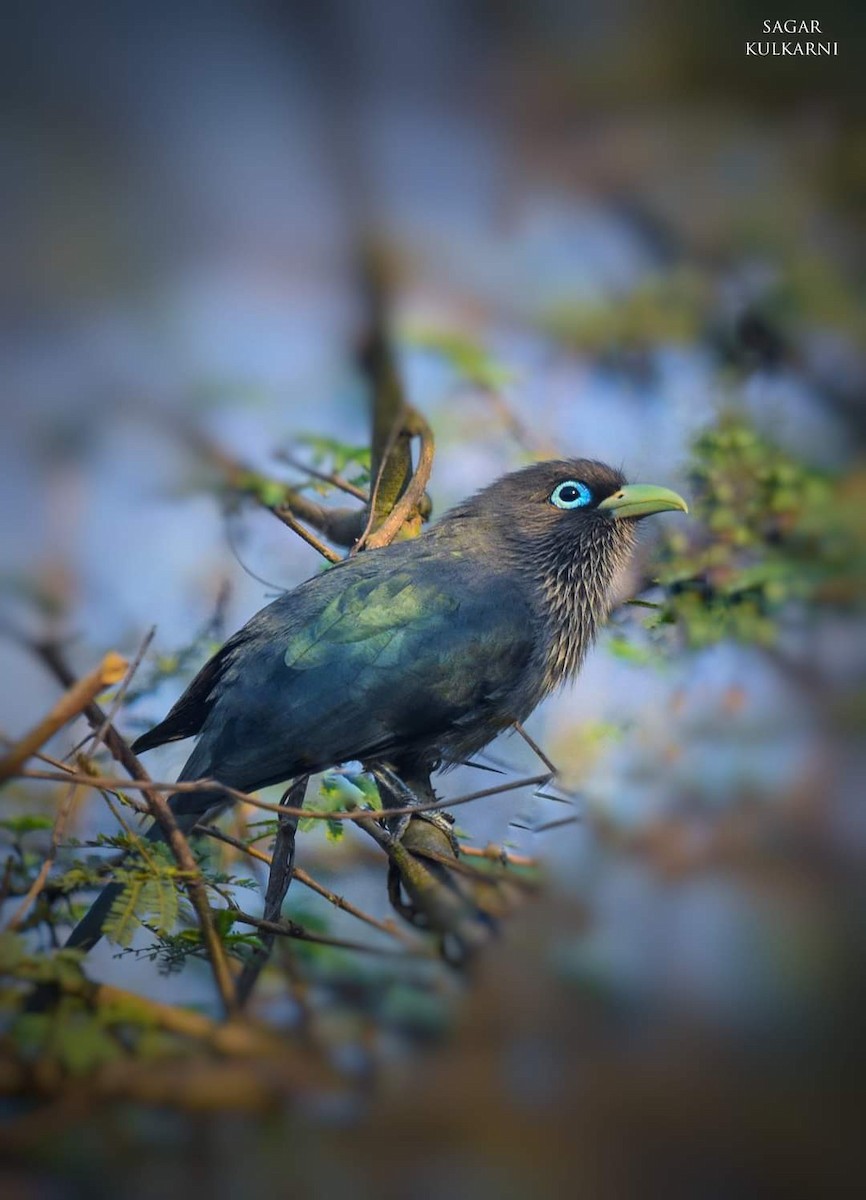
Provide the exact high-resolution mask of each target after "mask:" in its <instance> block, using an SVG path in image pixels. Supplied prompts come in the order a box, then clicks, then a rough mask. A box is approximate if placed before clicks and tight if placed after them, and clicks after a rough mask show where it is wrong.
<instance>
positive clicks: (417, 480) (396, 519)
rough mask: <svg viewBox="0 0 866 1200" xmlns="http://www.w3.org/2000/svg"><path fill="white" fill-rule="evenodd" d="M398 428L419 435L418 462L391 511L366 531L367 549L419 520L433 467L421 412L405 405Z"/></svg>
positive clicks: (430, 437) (430, 433)
mask: <svg viewBox="0 0 866 1200" xmlns="http://www.w3.org/2000/svg"><path fill="white" fill-rule="evenodd" d="M402 428H403V429H405V430H406V431H407V432H409V433H410V434H412V435H417V436H418V437H419V438H420V439H421V448H420V450H419V452H418V466H417V467H416V468H415V471H414V473H413V475H412V478H411V479H410V481H409V484H408V486H407V487H406V490H405V491H404V492H403V494H402V496H401V497H400V499H399V500H398V501H397V503H396V504H395V505H394V507H393V508H392V510H391V512H390V513H389V514H388V516H387V517H385V519H384V520H383V521H382V522H381V524H379V525H378V527H376V528H374V529H372V531H371V532H370V533H368V534H367V536H366V542H365V543H364V544H365V545H366V547H367V549H368V550H375V549H377V548H378V547H380V546H387V545H388V544H389V543H390V542H392V541H393V540H394V538H395V537H397V535H398V534H399V533H400V530H401V529H403V527H404V526H405V525H406V524H407V523H409V524H410V525H411V524H412V523H413V522H414V523H416V524H420V521H421V505H422V501H423V499H424V496H425V494H426V490H427V484H428V483H429V482H430V473H431V471H432V469H433V454H434V444H433V431H432V430H431V428H430V426H429V425H428V424H427V422H426V421H425V420H424V418H423V417H422V416H421V414H420V413H418V412H416V411H415V409H413V408H407V409H406V412H405V414H404V416H403V419H402ZM362 540H363V539H362Z"/></svg>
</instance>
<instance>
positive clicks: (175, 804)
mask: <svg viewBox="0 0 866 1200" xmlns="http://www.w3.org/2000/svg"><path fill="white" fill-rule="evenodd" d="M188 765H189V764H188ZM188 775H189V771H188V770H187V767H184V769H183V771H182V772H181V776H180V778H181V779H183V778H184V776H188ZM168 803H169V805H170V807H171V810H172V812H173V813H174V819H175V821H176V822H177V825H178V828H179V829H180V831H181V833H183V834H188V833H190V832H191V830H192V829H193V827H194V826H195V825H197V824H198V822H199V821H200V820H201V819H202V818H204V817H205V816H206V815H208V814H212V813H215V812H216V811H217V810H219V809H220V808H223V807H225V804H226V800H225V796H224V794H223V793H221V792H208V791H206V790H204V789H203V790H202V791H201V792H198V791H196V792H175V794H174V795H173V796H170V797H169V801H168ZM143 836H144V837H145V838H146V840H147V841H149V842H162V841H165V836H164V834H163V832H162V828H161V827H160V826H159V825H158V824H156V823H154V824H153V825H151V827H150V828H149V829H148V830H147V832H146V833H145V834H144V835H143ZM125 886H126V885H125V884H123V883H120V882H116V881H114V880H112V881H111V882H110V883H107V884H106V885H105V887H104V888H103V889H102V891H101V892H100V893H99V895H98V896H97V897H96V899H95V900H94V901H93V903H92V904H91V906H90V908H89V909H88V910H87V912H86V913H85V914H84V916H83V917H82V918H81V920H80V921H79V922H78V924H77V925H76V926H75V928H74V929H73V930H72V932H71V933H70V935H69V937H68V938H67V939H66V942H65V945H64V949H67V950H83V951H84V952H85V953H87V951H88V950H92V949H93V947H94V946H95V945H96V943H97V942H98V941H99V940H100V938H101V937H102V931H103V929H104V928H105V922H106V920H107V919H108V914H109V913H110V912H111V907H112V905H113V904H114V902H115V900H116V899H117V897H118V896H119V895H120V894H121V892H122V891H123V889H124V887H125Z"/></svg>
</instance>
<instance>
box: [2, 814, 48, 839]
mask: <svg viewBox="0 0 866 1200" xmlns="http://www.w3.org/2000/svg"><path fill="white" fill-rule="evenodd" d="M53 825H54V821H53V820H52V819H51V818H50V817H38V816H32V815H29V814H28V815H26V816H21V817H4V818H3V819H2V820H0V829H8V830H9V832H10V833H12V834H14V835H15V837H22V836H23V835H24V834H25V833H33V832H34V831H35V830H37V829H51V828H52V827H53Z"/></svg>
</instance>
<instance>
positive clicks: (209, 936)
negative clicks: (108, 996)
mask: <svg viewBox="0 0 866 1200" xmlns="http://www.w3.org/2000/svg"><path fill="white" fill-rule="evenodd" d="M37 649H38V651H39V653H40V657H41V658H42V660H43V662H45V663H46V664H47V665H49V666H50V667H51V668H52V670H54V672H55V674H56V675H57V676H58V677H59V678H60V679H61V680H67V681H74V676H73V675H72V672H71V671H70V670H69V668H68V667H67V665H66V663H65V662H64V660H63V656H62V654H61V653H60V650H59V648H58V647H57V646H47V645H46V646H40V647H37ZM124 669H125V664H124ZM67 686H71V687H72V688H74V686H75V685H74V682H71V683H67ZM83 712H84V715H85V716H86V717H87V720H88V722H89V723H90V725H91V728H93V729H95V730H98V731H100V735H101V736H102V737H103V740H104V741H105V745H106V746H107V747H108V749H109V750H110V751H111V753H112V755H113V756H114V757H115V758H117V759H118V760H119V761H120V762H122V764H123V765H124V766H125V767H126V768H127V770H128V771H129V772H130V774H131V775H132V776H133V779H132V780H125V779H120V780H117V781H116V782H115V785H114V786H113V787H110V788H105V789H100V790H105V791H120V790H123V789H126V788H130V787H132V788H135V789H137V790H139V791H141V793H142V795H143V796H144V799H145V801H146V802H147V807H148V811H149V812H150V815H151V816H152V817H153V818H154V819H155V820H156V822H157V823H158V824H159V826H160V828H161V829H162V832H163V835H164V837H165V840H166V842H167V843H168V845H169V848H170V849H171V852H172V854H173V855H174V858H175V862H176V863H177V865H178V867H179V868H180V870H181V871H182V872H183V878H184V886H185V888H186V891H187V895H188V896H189V899H190V903H191V904H192V906H193V909H194V910H195V914H196V917H197V918H198V923H199V928H200V929H201V935H202V941H203V943H204V946H205V950H206V952H207V956H208V961H209V962H210V967H211V971H212V973H213V977H214V983H215V984H216V988H217V992H218V993H219V996H220V1000H221V1001H222V1004H223V1007H224V1009H225V1011H226V1013H227V1014H228V1015H232V1014H233V1013H234V1012H235V1009H236V999H235V989H234V980H233V978H232V975H231V971H230V969H229V965H228V960H227V958H226V955H225V950H224V948H223V944H222V942H221V941H220V938H219V935H218V934H217V931H216V928H215V926H214V923H213V914H212V913H211V909H210V904H209V903H208V898H207V890H206V888H205V884H204V880H203V878H202V875H201V871H200V870H199V867H198V863H197V862H196V860H195V857H194V856H193V853H192V851H191V850H190V848H189V845H188V843H187V840H186V838H185V837H184V835H183V833H182V832H181V830H180V829H179V828H178V825H177V822H176V821H175V819H174V813H173V812H172V811H171V809H170V807H169V805H168V802H167V801H166V799H165V797H164V796H163V795H161V792H162V791H164V790H166V789H162V788H158V787H156V786H155V785H154V784H153V783H152V782H151V781H150V780H149V779H148V776H147V772H146V771H145V769H144V767H142V765H141V763H140V762H139V761H138V759H137V758H136V756H135V755H134V754H133V752H132V751H131V750H130V748H129V747H128V746H127V744H126V742H125V741H124V739H123V738H122V737H121V736H120V734H119V733H118V732H117V730H116V729H115V728H114V725H113V724H112V723H111V721H110V720H109V718H108V715H107V714H106V713H104V712H103V710H102V709H101V708H100V707H99V705H98V704H96V703H95V701H94V700H93V699H92V697H91V699H90V702H89V703H88V704H87V705H86V706H85V707H84V708H83ZM57 778H59V779H60V780H61V781H63V780H64V776H63V774H59V775H58V776H57ZM65 778H66V779H67V780H68V781H69V782H70V783H80V782H81V778H80V773H79V772H75V773H74V774H72V773H67V775H66V776H65Z"/></svg>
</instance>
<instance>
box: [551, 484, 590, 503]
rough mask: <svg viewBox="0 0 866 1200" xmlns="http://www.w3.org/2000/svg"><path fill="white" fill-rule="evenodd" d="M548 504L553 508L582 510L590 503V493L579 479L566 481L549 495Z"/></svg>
mask: <svg viewBox="0 0 866 1200" xmlns="http://www.w3.org/2000/svg"><path fill="white" fill-rule="evenodd" d="M550 503H551V504H552V505H554V507H555V508H584V507H585V506H586V505H587V504H591V503H592V492H591V491H590V490H589V488H588V487H587V486H586V484H585V483H581V482H580V480H579V479H567V480H566V481H565V483H558V484H557V485H556V487H555V488H554V489H553V491H552V492H551V493H550Z"/></svg>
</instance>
